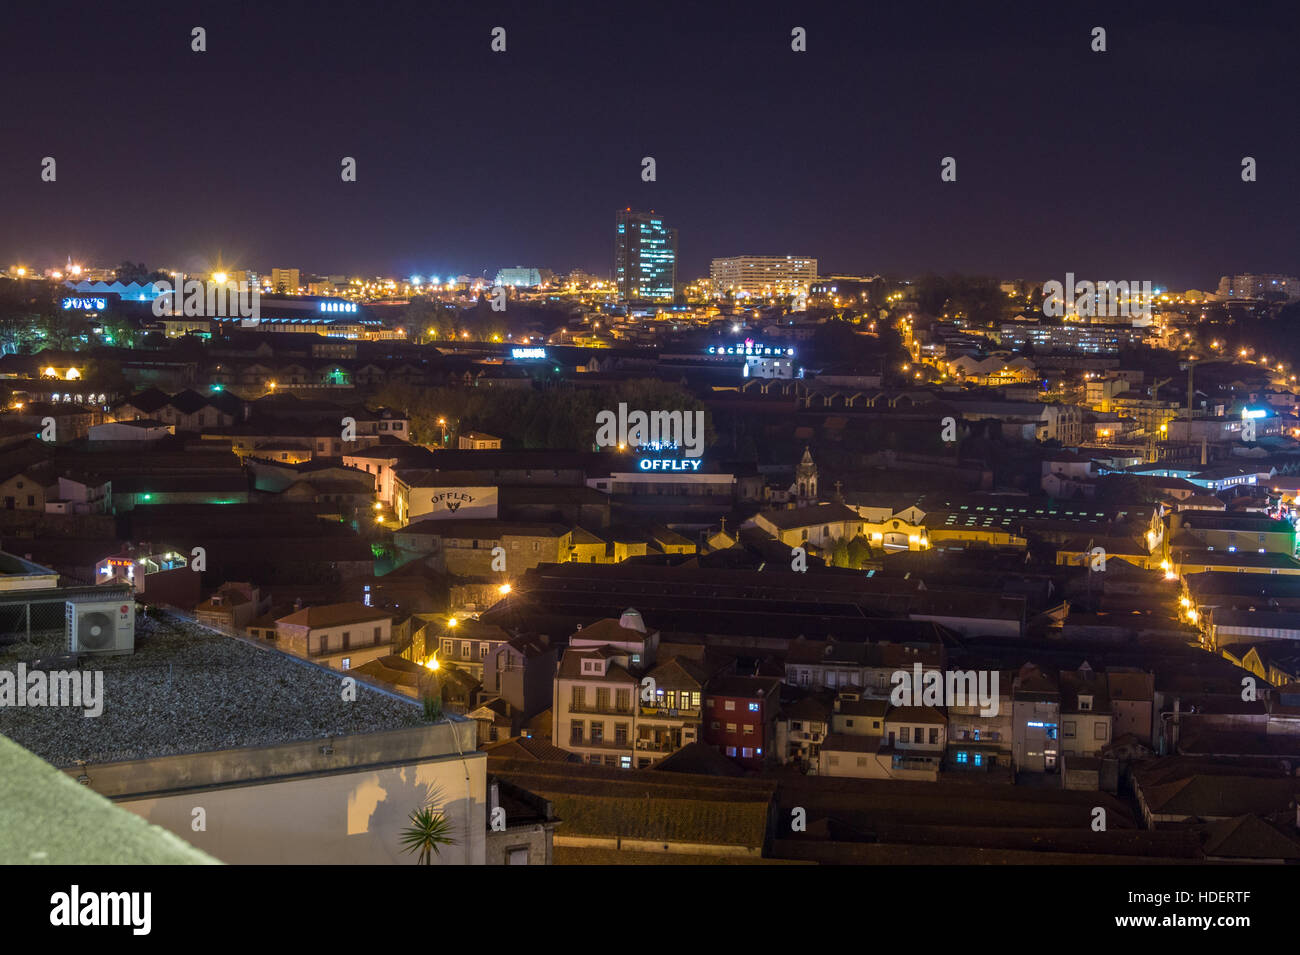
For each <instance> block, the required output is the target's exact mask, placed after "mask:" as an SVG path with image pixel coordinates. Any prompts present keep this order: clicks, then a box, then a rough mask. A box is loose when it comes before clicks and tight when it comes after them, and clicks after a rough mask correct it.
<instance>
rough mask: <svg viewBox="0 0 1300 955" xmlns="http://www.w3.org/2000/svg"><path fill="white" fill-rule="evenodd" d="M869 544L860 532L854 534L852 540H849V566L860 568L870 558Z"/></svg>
mask: <svg viewBox="0 0 1300 955" xmlns="http://www.w3.org/2000/svg"><path fill="white" fill-rule="evenodd" d="M872 556H873V555H872V553H871V545H870V544H868V543H867V539H866V538H865V537H863V536H862V535H861V534H858V535H856V536H855V537H854V538H853V540H851V541H849V566H850V567H852V568H854V569H855V570H861V569H862V568H863V566H865V565H866V563H867V561H869V560H871V558H872Z"/></svg>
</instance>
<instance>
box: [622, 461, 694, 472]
mask: <svg viewBox="0 0 1300 955" xmlns="http://www.w3.org/2000/svg"><path fill="white" fill-rule="evenodd" d="M636 466H637V467H638V468H640V469H641V470H642V471H698V470H699V469H700V459H699V458H641V459H640V460H639V461H637V463H636Z"/></svg>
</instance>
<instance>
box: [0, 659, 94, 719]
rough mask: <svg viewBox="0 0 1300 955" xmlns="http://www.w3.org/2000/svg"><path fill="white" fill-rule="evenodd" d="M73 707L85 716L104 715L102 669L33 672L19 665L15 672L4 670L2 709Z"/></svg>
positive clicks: (0, 673) (0, 687) (0, 689)
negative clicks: (18, 707) (6, 707)
mask: <svg viewBox="0 0 1300 955" xmlns="http://www.w3.org/2000/svg"><path fill="white" fill-rule="evenodd" d="M5 706H14V707H17V706H71V707H75V708H80V709H81V710H82V714H81V715H82V716H86V717H91V716H99V715H101V714H102V713H103V712H104V672H103V671H102V670H53V671H50V672H48V673H47V672H46V671H44V670H32V671H30V672H28V670H27V664H25V663H20V664H18V670H17V672H16V673H15V672H14V671H12V670H0V707H5Z"/></svg>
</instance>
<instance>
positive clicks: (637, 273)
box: [614, 209, 677, 301]
mask: <svg viewBox="0 0 1300 955" xmlns="http://www.w3.org/2000/svg"><path fill="white" fill-rule="evenodd" d="M615 230H616V231H615V234H614V283H615V284H616V285H617V286H618V295H619V298H621V299H623V300H624V301H636V300H640V299H668V300H670V301H671V300H672V297H673V290H674V288H675V287H676V285H677V230H676V229H670V228H668V227H667V226H665V225H664V221H663V219H661V218H659V217H658V216H656V215H655V214H654V213H653V212H650V213H649V214H647V213H644V212H633V211H632V210H631V209H624V210H622V211H621V212H619V214H618V219H617V222H616V223H615Z"/></svg>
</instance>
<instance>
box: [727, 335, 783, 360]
mask: <svg viewBox="0 0 1300 955" xmlns="http://www.w3.org/2000/svg"><path fill="white" fill-rule="evenodd" d="M709 354H710V355H739V356H741V357H744V356H746V355H750V356H754V355H757V356H759V357H762V356H765V355H771V356H773V357H776V356H779V355H787V356H790V357H793V356H794V349H793V348H781V347H780V346H777V347H773V346H771V345H764V344H763V343H762V342H756V341H754V339H752V338H746V339H745V340H744V342H742V343H740V344H736V345H710V346H709Z"/></svg>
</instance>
